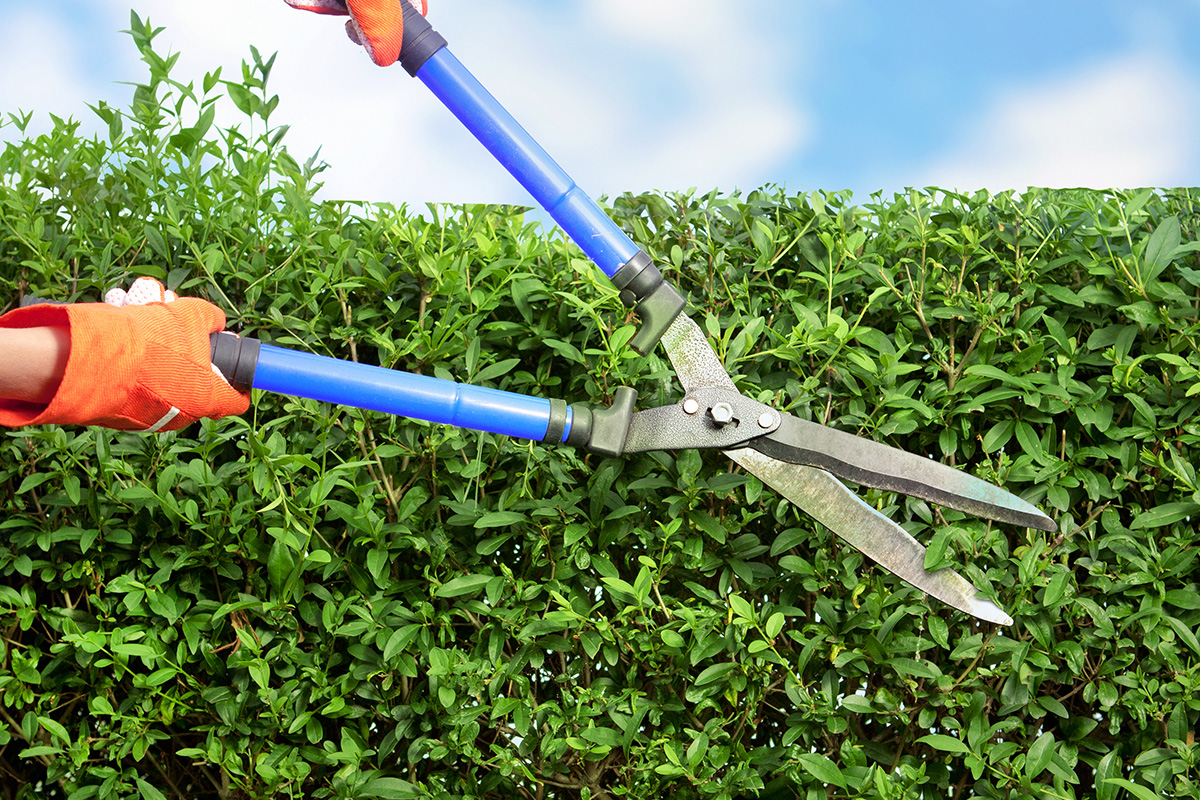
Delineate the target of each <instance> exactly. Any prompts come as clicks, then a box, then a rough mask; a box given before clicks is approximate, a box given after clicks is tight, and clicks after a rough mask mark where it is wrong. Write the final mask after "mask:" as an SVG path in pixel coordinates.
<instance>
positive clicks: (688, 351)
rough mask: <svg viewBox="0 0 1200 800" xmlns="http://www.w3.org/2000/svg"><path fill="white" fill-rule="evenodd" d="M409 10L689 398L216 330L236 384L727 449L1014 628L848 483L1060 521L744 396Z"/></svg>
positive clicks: (465, 96) (629, 254) (472, 118)
mask: <svg viewBox="0 0 1200 800" xmlns="http://www.w3.org/2000/svg"><path fill="white" fill-rule="evenodd" d="M405 6H406V7H405V19H404V46H403V48H402V50H401V55H400V63H401V64H402V66H403V67H404V68H405V70H407V71H408V73H409V74H410V75H413V76H415V77H416V78H418V79H419V80H421V81H422V82H423V83H424V84H425V85H426V86H427V87H428V88H429V89H430V90H432V91H433V93H434V94H435V95H436V96H437V97H438V99H439V100H441V102H442V103H443V104H444V105H445V106H446V107H447V108H448V109H449V110H450V111H451V112H452V113H453V114H454V115H455V116H456V117H457V118H458V119H459V120H460V121H461V122H462V123H463V125H465V126H466V127H467V129H468V130H470V131H471V133H472V134H474V136H475V137H476V138H477V139H478V140H479V141H480V142H481V143H482V144H483V145H484V147H486V148H487V149H488V150H489V151H490V152H491V153H492V155H493V156H495V158H496V159H497V160H498V161H499V162H500V163H501V164H502V165H503V166H504V167H505V168H506V169H507V170H508V171H509V172H510V173H511V174H512V175H513V176H514V177H515V178H516V179H517V180H518V181H519V182H520V183H521V185H522V186H524V187H525V189H526V190H528V191H529V193H530V194H531V195H533V197H534V198H535V199H536V200H537V202H538V203H539V204H540V205H541V206H542V208H543V209H545V211H546V212H547V213H548V214H549V215H550V216H551V217H552V218H553V219H554V221H555V222H557V223H558V225H559V226H561V227H562V229H563V230H564V231H565V232H566V233H567V234H568V235H569V236H570V237H571V239H572V240H573V241H574V242H575V243H576V244H577V245H578V246H579V247H580V248H581V249H582V250H583V251H584V253H585V254H587V256H588V257H589V258H590V259H591V260H592V261H593V262H594V263H595V264H596V266H598V267H599V268H600V270H601V271H602V272H603V273H604V274H605V275H606V276H607V277H608V278H609V279H610V280H611V281H612V283H613V285H615V286H616V287H617V289H618V290H619V292H620V296H621V300H622V302H624V303H625V304H626V305H627V306H629V307H632V308H633V309H634V310H635V312H636V313H637V315H638V316H639V318H640V321H641V327H640V329H639V331H638V332H637V334H636V335H635V337H634V338H633V340H632V341H631V342H630V344H631V346H632V347H633V348H634V349H635V350H637V351H638V352H639V353H646V352H648V351H650V350H651V349H652V348H653V347H654V346H655V345H656V344H658V343H660V342H661V343H662V345H663V348H664V349H665V350H666V353H667V355H668V357H669V358H670V361H671V364H672V366H673V367H674V369H675V373H676V375H677V376H678V378H679V381H680V383H681V384H682V386H683V391H684V395H683V397H682V398H681V399H680V400H679V401H678V402H677V403H674V404H672V405H668V406H662V407H657V408H649V409H645V410H641V411H637V410H635V407H636V400H637V394H636V392H635V391H634V390H633V389H631V388H628V387H622V388H619V389H617V390H616V391H615V393H614V399H613V402H612V404H611V405H610V406H608V407H592V406H589V405H586V404H568V403H567V402H565V401H563V400H550V399H545V398H538V397H529V396H525V395H519V394H514V393H511V392H503V391H499V390H495V389H489V388H484V387H478V386H469V385H463V384H458V383H455V382H452V381H445V380H439V379H436V378H431V377H428V376H423V375H414V374H409V373H404V372H398V371H395V370H388V369H384V368H380V367H372V366H368V365H362V364H356V363H350V362H344V361H339V360H337V359H330V358H326V357H322V356H316V355H312V354H308V353H301V352H296V351H291V350H286V349H284V348H279V347H274V346H271V345H268V344H262V343H259V342H257V341H255V340H253V339H249V338H244V337H238V336H236V335H234V334H232V333H223V334H213V337H212V339H213V343H212V350H213V363H214V364H215V365H217V366H218V368H220V369H221V370H222V372H223V373H224V374H225V375H226V376H227V378H228V379H229V381H230V383H232V384H233V385H234V386H236V387H240V388H245V387H254V388H257V389H262V390H265V391H270V392H278V393H282V394H288V395H296V396H303V397H309V398H314V399H317V400H323V401H326V402H330V403H337V404H341V405H348V406H354V407H358V408H368V409H374V410H378V411H384V412H388V413H392V414H400V415H403V416H407V417H414V418H417V419H424V420H427V421H431V422H439V423H445V424H449V425H457V426H461V427H466V428H472V429H475V430H483V431H490V432H493V433H501V434H505V435H508V436H516V437H522V438H527V439H534V440H538V441H542V442H546V443H552V444H559V443H565V444H568V445H573V446H577V447H585V448H587V449H589V450H593V451H596V452H599V453H603V454H606V455H611V456H620V455H623V454H626V453H637V452H644V451H649V450H681V449H691V448H706V449H715V450H720V451H722V452H724V453H725V454H726V455H727V456H729V458H730V459H732V460H733V461H734V462H735V463H737V464H739V465H741V467H742V468H743V469H745V470H746V471H747V472H750V473H752V474H754V475H756V476H758V478H759V479H761V480H762V481H763V482H764V483H765V484H767V485H768V486H770V487H772V488H773V489H774V490H775V491H777V492H778V493H779V494H781V495H782V496H784V497H786V498H787V499H788V500H790V501H791V502H793V503H795V504H796V505H797V506H798V507H799V508H801V509H803V510H804V511H806V512H807V513H808V514H810V515H811V516H813V517H814V518H815V519H817V520H818V521H819V522H821V523H822V524H823V525H825V526H826V527H828V528H829V529H830V530H832V531H833V532H834V533H836V534H837V535H838V536H840V537H842V538H843V539H845V540H846V541H847V542H849V543H850V544H852V545H853V546H854V547H856V548H858V549H859V550H861V551H862V552H863V553H865V554H866V555H868V556H870V557H871V558H872V559H874V560H875V561H877V562H878V563H879V564H881V565H882V566H883V567H885V568H886V569H888V570H890V571H891V572H893V573H894V574H896V575H897V576H899V577H900V578H902V579H904V580H906V581H908V582H909V583H911V584H912V585H914V586H916V587H917V588H919V589H921V590H922V591H924V592H926V593H927V594H929V595H930V596H932V597H936V598H938V599H939V600H942V601H943V602H945V603H948V604H949V605H951V606H954V607H955V608H958V609H961V610H962V611H966V612H967V613H969V614H972V615H974V616H976V617H978V618H980V619H984V620H988V621H991V622H996V623H1000V624H1005V625H1008V624H1012V619H1011V618H1010V617H1009V616H1008V614H1006V613H1005V612H1004V611H1003V610H1001V609H1000V608H999V607H998V606H997V605H996V604H995V603H993V602H992V601H991V600H989V599H987V598H985V597H983V596H981V595H980V594H979V592H978V590H977V589H976V588H975V587H974V586H973V585H972V584H971V583H970V582H969V581H967V580H966V579H965V578H963V577H962V576H960V575H958V574H957V573H956V572H954V571H953V570H950V569H941V570H938V571H936V572H928V571H926V570H925V568H924V562H925V548H924V547H923V546H922V545H921V544H920V543H919V542H918V541H917V540H916V539H914V538H913V537H912V536H910V535H909V534H908V533H907V532H906V531H904V529H902V528H901V527H900V526H899V525H897V524H896V523H894V522H892V521H891V520H890V519H888V518H887V517H885V516H884V515H882V514H880V513H879V512H877V511H876V510H875V509H873V508H871V507H870V506H868V505H867V504H866V503H864V502H863V501H862V500H861V499H860V498H859V497H858V496H857V495H855V494H854V493H853V492H851V491H850V489H848V488H847V487H846V486H845V485H844V484H843V483H842V482H841V481H840V480H838V478H845V479H846V480H849V481H851V482H854V483H857V484H861V485H864V486H870V487H875V488H880V489H885V490H889V491H895V492H901V493H904V494H908V495H912V496H915V497H921V498H924V499H926V500H929V501H932V502H934V503H938V504H941V505H944V506H948V507H950V508H955V509H958V510H961V511H965V512H968V513H971V514H974V515H977V516H982V517H986V518H989V519H995V520H999V521H1002V522H1007V523H1010V524H1014V525H1020V526H1026V527H1033V528H1038V529H1040V530H1045V531H1053V530H1055V529H1056V526H1055V524H1054V522H1053V521H1052V520H1051V519H1050V518H1049V517H1047V516H1046V515H1045V514H1043V513H1042V512H1041V511H1039V510H1038V509H1037V508H1036V507H1034V506H1033V505H1032V504H1030V503H1028V502H1026V501H1024V500H1022V499H1021V498H1019V497H1016V496H1015V495H1013V494H1011V493H1009V492H1006V491H1005V490H1003V489H1000V488H999V487H996V486H993V485H991V484H989V483H987V482H985V481H982V480H979V479H978V478H975V477H973V476H971V475H968V474H966V473H964V472H961V471H959V470H956V469H953V468H951V467H948V466H946V465H944V464H940V463H938V462H935V461H932V460H930V459H927V458H923V457H921V456H917V455H914V454H911V453H907V452H904V451H902V450H898V449H896V448H892V447H888V446H886V445H882V444H879V443H877V442H873V441H870V440H868V439H863V438H860V437H857V436H853V435H851V434H848V433H845V432H842V431H837V430H834V429H832V428H828V427H825V426H822V425H818V424H816V423H812V422H808V421H805V420H802V419H798V418H796V417H794V416H792V415H790V414H786V413H783V412H780V411H777V410H776V409H774V408H771V407H770V406H767V405H764V404H762V403H759V402H756V401H755V400H752V399H750V398H748V397H746V396H745V395H743V394H742V393H740V392H739V391H738V390H737V388H736V387H735V386H734V383H733V381H732V379H731V378H730V377H729V375H728V373H727V372H726V371H725V368H724V367H723V365H722V364H721V362H720V360H719V359H718V357H717V355H716V354H715V353H714V351H713V349H712V347H711V346H710V345H709V343H708V341H707V339H706V338H705V336H704V334H703V332H702V331H701V330H700V328H699V327H698V326H697V325H696V323H695V322H693V321H692V319H691V318H690V317H689V316H688V315H687V314H686V313H684V307H685V305H686V302H685V300H684V298H683V296H682V295H680V294H679V292H677V291H676V290H675V289H674V288H673V287H672V286H671V285H670V284H669V283H668V282H666V281H665V280H664V279H663V276H662V273H661V272H660V271H659V270H658V268H657V267H656V266H655V265H654V264H653V262H652V261H651V259H650V257H649V256H648V255H647V254H646V253H645V252H644V251H642V250H641V249H639V248H638V246H637V245H635V244H634V243H633V241H632V240H631V239H630V238H629V237H628V236H627V235H626V234H625V233H624V232H623V231H622V230H621V229H620V228H619V227H618V226H617V225H616V223H614V222H613V221H612V220H611V219H609V217H608V216H607V215H606V214H605V213H604V212H603V211H602V210H601V209H600V207H599V206H598V205H597V204H596V203H595V202H594V201H593V200H592V199H591V198H590V197H588V196H587V195H586V194H585V193H584V192H583V190H581V189H580V188H579V187H578V186H577V185H576V184H575V182H574V181H573V180H571V178H570V177H569V176H568V175H567V174H566V173H565V172H564V171H563V170H562V168H561V167H559V166H558V164H557V163H555V162H554V160H553V159H551V158H550V156H549V155H548V154H547V153H546V152H545V150H543V149H542V148H541V146H540V145H538V144H537V143H536V142H535V141H534V140H533V138H532V137H531V136H530V135H529V134H528V133H527V132H526V131H525V130H524V129H523V128H522V127H521V126H520V125H519V124H518V123H517V122H516V120H515V119H513V117H512V116H511V115H510V114H509V113H508V112H507V111H506V110H505V109H504V108H503V107H502V106H501V105H500V104H499V103H498V102H497V101H496V99H495V98H494V97H492V95H491V94H489V93H488V91H487V90H486V89H485V88H484V87H483V86H482V85H481V84H480V83H479V81H478V80H476V79H475V77H474V76H473V75H472V74H471V73H470V72H469V71H468V70H467V69H466V68H465V67H464V66H463V65H462V64H461V63H460V62H459V61H458V59H456V58H455V57H454V56H453V55H452V54H451V52H450V50H449V49H448V48H447V47H446V40H445V39H444V38H443V37H442V36H441V35H440V34H439V33H437V32H436V31H435V30H434V29H433V27H432V26H431V25H430V24H429V22H428V21H427V20H426V19H425V18H424V17H423V16H421V15H420V14H419V13H417V12H416V11H415V10H414V9H412V8H410V7H408V4H405ZM835 476H837V477H835Z"/></svg>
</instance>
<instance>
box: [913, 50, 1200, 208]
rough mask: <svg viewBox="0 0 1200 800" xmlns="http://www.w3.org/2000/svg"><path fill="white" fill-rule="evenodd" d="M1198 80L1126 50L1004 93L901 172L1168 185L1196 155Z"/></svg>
mask: <svg viewBox="0 0 1200 800" xmlns="http://www.w3.org/2000/svg"><path fill="white" fill-rule="evenodd" d="M1198 102H1200V86H1197V84H1196V82H1195V81H1194V79H1192V78H1190V77H1189V76H1188V75H1187V74H1186V72H1185V71H1184V70H1183V69H1181V68H1180V67H1179V66H1178V65H1176V64H1174V63H1173V62H1171V61H1170V60H1168V59H1166V58H1164V57H1162V56H1159V55H1157V54H1153V53H1148V52H1147V53H1134V54H1130V55H1125V56H1121V57H1119V58H1114V59H1112V60H1110V61H1108V62H1106V63H1101V64H1099V65H1095V66H1092V67H1091V68H1088V69H1084V70H1080V71H1078V72H1076V73H1074V74H1071V75H1066V76H1062V77H1057V78H1054V79H1052V80H1048V81H1045V82H1042V83H1040V84H1038V85H1033V86H1023V87H1016V88H1013V89H1010V90H1008V91H1005V92H1003V93H1002V94H1000V95H999V96H997V97H996V98H994V99H993V100H992V102H991V103H990V104H989V105H988V107H987V109H986V110H985V111H984V112H983V114H982V115H980V116H979V117H978V118H977V119H976V120H974V121H973V122H971V123H970V124H969V126H968V128H967V130H966V134H965V136H964V137H963V139H962V141H961V142H960V143H959V144H958V145H957V146H956V147H955V148H954V149H953V150H952V151H951V152H950V153H948V154H946V155H945V156H943V157H942V158H940V159H937V160H936V161H934V162H933V163H931V164H928V165H926V166H924V167H923V168H918V169H916V170H914V172H913V173H912V174H911V175H908V176H903V180H902V181H895V183H906V184H909V185H936V186H945V187H957V188H961V189H976V188H988V189H993V190H1000V189H1012V188H1015V189H1023V188H1025V187H1027V186H1052V187H1068V186H1070V187H1074V186H1087V187H1092V188H1108V187H1132V186H1162V185H1170V184H1171V182H1172V181H1173V180H1175V179H1176V177H1177V176H1179V175H1181V174H1188V172H1189V171H1190V170H1189V168H1190V167H1191V166H1192V165H1193V164H1194V162H1195V159H1196V157H1197V155H1198V153H1200V148H1198V141H1200V140H1198V136H1200V130H1198V127H1200V114H1198V113H1197V111H1196V109H1197V103H1198Z"/></svg>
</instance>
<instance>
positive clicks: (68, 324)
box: [0, 278, 250, 432]
mask: <svg viewBox="0 0 1200 800" xmlns="http://www.w3.org/2000/svg"><path fill="white" fill-rule="evenodd" d="M0 326H3V327H7V328H37V327H43V326H45V327H54V326H57V327H63V328H67V329H68V331H69V333H70V339H71V351H70V355H69V356H68V357H67V365H66V370H65V372H64V374H63V377H62V381H61V382H60V383H59V386H58V390H57V391H56V392H55V395H54V397H53V399H51V401H50V402H49V404H48V405H46V406H45V407H44V408H42V409H38V408H37V407H36V406H35V407H31V406H30V404H29V403H20V402H14V401H7V400H0V425H8V426H13V427H15V426H19V425H45V424H51V423H56V424H61V425H102V426H104V427H106V428H116V429H118V430H137V431H146V432H154V431H173V430H179V429H180V428H183V427H185V426H187V425H190V424H191V423H192V422H195V421H196V420H198V419H200V418H201V417H214V418H215V417H224V416H228V415H231V414H242V413H245V411H246V409H248V408H249V407H250V398H249V395H247V394H242V393H240V392H238V391H236V390H234V389H233V387H231V386H230V385H229V384H228V383H227V382H226V381H225V379H224V378H223V377H222V376H221V374H220V373H219V372H217V370H216V369H215V368H214V367H213V366H212V362H211V361H210V359H209V339H208V337H209V334H211V333H214V332H216V331H220V330H224V328H225V314H224V312H222V311H221V309H219V308H217V307H216V306H214V305H213V304H212V303H209V302H208V301H206V300H201V299H199V298H194V297H185V298H182V299H178V300H177V299H175V297H174V293H173V292H169V291H167V290H165V289H164V288H163V286H162V284H160V283H159V282H158V281H156V280H153V279H151V278H139V279H138V280H136V281H134V283H133V285H132V286H131V287H130V290H129V292H122V291H120V290H119V289H117V290H113V291H111V292H109V296H108V297H107V298H106V302H104V303H74V304H69V305H50V304H42V305H34V306H27V307H25V308H18V309H15V310H13V311H10V312H9V313H7V314H5V315H4V316H3V317H0Z"/></svg>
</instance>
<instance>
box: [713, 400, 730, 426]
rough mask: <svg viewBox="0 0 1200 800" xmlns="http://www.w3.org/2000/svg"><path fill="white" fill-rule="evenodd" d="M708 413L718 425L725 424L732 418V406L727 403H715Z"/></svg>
mask: <svg viewBox="0 0 1200 800" xmlns="http://www.w3.org/2000/svg"><path fill="white" fill-rule="evenodd" d="M708 413H709V415H710V416H711V417H712V419H713V422H715V423H717V424H718V425H726V424H728V423H729V422H731V421H732V420H733V406H731V405H729V403H717V404H716V405H715V406H713V407H712V408H710V409H709V410H708Z"/></svg>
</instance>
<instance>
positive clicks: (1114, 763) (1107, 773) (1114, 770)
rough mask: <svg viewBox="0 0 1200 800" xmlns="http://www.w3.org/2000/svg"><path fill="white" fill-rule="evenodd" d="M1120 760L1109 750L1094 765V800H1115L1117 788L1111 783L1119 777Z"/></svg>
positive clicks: (1115, 753) (1115, 752) (1114, 752)
mask: <svg viewBox="0 0 1200 800" xmlns="http://www.w3.org/2000/svg"><path fill="white" fill-rule="evenodd" d="M1121 767H1122V765H1121V758H1120V756H1118V755H1117V751H1116V750H1109V751H1108V752H1107V753H1105V754H1104V757H1103V758H1101V759H1100V762H1099V763H1098V764H1097V765H1096V800H1116V797H1117V788H1118V787H1117V786H1116V785H1115V784H1114V783H1113V782H1112V780H1113V779H1114V778H1119V777H1120V775H1121Z"/></svg>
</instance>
